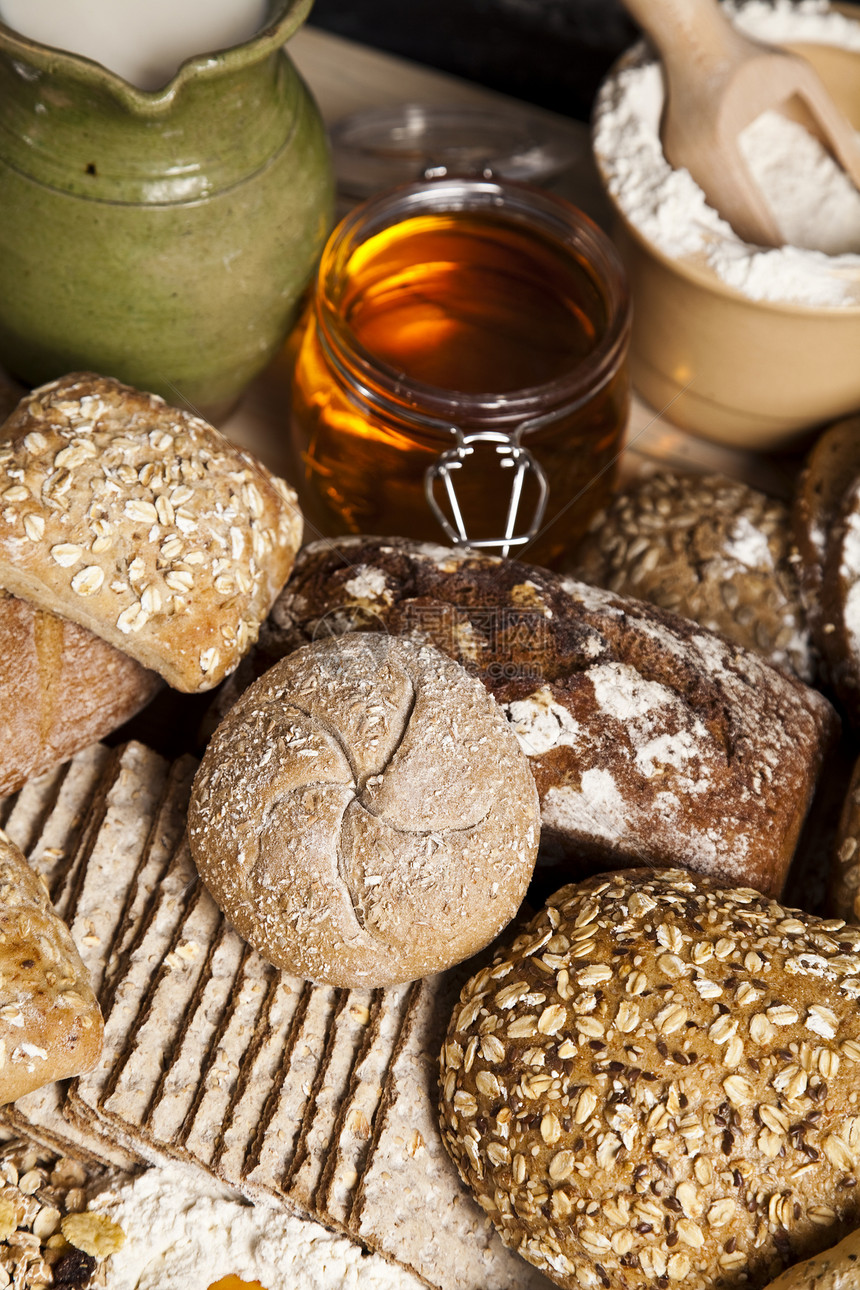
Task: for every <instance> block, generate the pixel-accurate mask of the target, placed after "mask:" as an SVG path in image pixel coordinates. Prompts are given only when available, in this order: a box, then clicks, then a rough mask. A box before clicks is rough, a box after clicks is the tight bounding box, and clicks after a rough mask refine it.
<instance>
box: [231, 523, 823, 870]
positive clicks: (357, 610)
mask: <svg viewBox="0 0 860 1290" xmlns="http://www.w3.org/2000/svg"><path fill="white" fill-rule="evenodd" d="M354 629H365V630H367V629H369V630H374V631H390V632H393V633H396V634H404V633H415V634H418V635H420V636H422V637H424V638H425V639H428V640H430V641H431V642H432V643H433V644H434V645H436V646H437V647H438V648H439V649H441V650H442V651H443V652H444V653H447V654H449V655H450V656H451V657H453V658H456V659H457V660H458V661H459V662H461V663H462V664H464V665H465V666H466V668H467V669H469V670H470V671H472V672H474V673H475V674H476V675H478V676H480V678H481V679H482V680H483V681H484V683H485V685H486V686H487V688H488V689H489V690H490V691H491V692H492V693H493V695H494V696H495V697H496V699H497V700H498V701H499V702H500V703H501V704H502V705H503V708H504V710H505V712H506V714H507V716H508V720H509V721H510V722H511V724H512V725H513V727H514V729H515V731H516V733H517V735H518V737H519V739H520V742H521V744H522V747H523V749H524V750H525V752H526V753H527V754H528V755H529V759H530V762H531V766H532V770H533V772H534V775H535V779H536V782H537V786H538V792H539V795H540V798H541V816H542V846H543V847H544V849H545V851H546V850H549V851H554V852H555V853H556V854H565V855H566V856H568V857H570V860H571V863H572V864H576V865H577V866H580V870H579V871H580V872H584V871H587V868H588V867H590V868H591V869H606V868H618V867H619V866H620V865H629V864H682V865H685V866H687V867H689V868H692V869H696V870H699V871H700V872H704V873H708V874H711V875H712V876H714V877H717V878H719V879H720V880H721V881H725V882H732V883H734V882H744V883H747V884H749V885H750V886H753V887H756V888H758V889H759V890H762V891H766V892H770V893H776V892H778V891H779V890H780V889H781V887H782V884H783V881H784V879H785V875H786V871H787V869H788V865H789V862H790V860H791V857H792V854H793V851H794V848H795V844H796V841H797V837H798V833H799V831H800V827H801V825H802V823H803V820H804V817H805V815H806V812H807V808H808V806H809V804H810V801H811V799H812V794H813V790H814V786H815V781H816V777H817V775H818V772H819V770H820V767H821V764H822V758H823V756H824V754H825V752H826V750H827V748H828V746H829V744H830V741H831V740H832V738H833V736H834V733H835V730H836V727H837V722H836V718H835V716H834V714H833V712H832V709H831V708H830V706H829V705H828V703H827V702H826V700H824V699H823V698H822V697H821V696H820V695H819V694H817V693H815V692H814V691H812V690H810V689H808V688H807V687H806V686H805V685H803V684H802V683H801V682H799V681H795V680H792V679H790V678H788V677H787V676H783V675H782V674H780V673H778V672H777V671H775V670H774V669H773V668H771V667H769V666H768V665H767V664H766V663H765V662H764V661H763V660H762V659H761V658H759V657H758V656H757V655H755V654H753V653H751V652H749V651H746V650H744V649H742V648H741V647H737V646H732V645H730V644H729V643H728V642H727V641H725V640H723V639H722V638H721V637H719V636H716V635H714V634H712V633H711V632H708V631H707V630H705V629H704V628H701V627H699V626H697V625H696V624H695V623H693V622H690V621H688V620H687V619H683V618H680V617H678V616H676V615H673V614H669V613H666V612H664V611H661V610H659V609H657V608H654V607H651V606H648V605H645V604H643V603H641V602H639V601H636V600H632V599H628V598H626V597H622V596H617V595H613V594H612V593H610V592H606V591H601V590H597V589H596V588H592V587H588V586H585V585H583V584H581V583H578V582H575V581H573V580H571V579H569V578H564V577H562V576H560V575H556V574H551V573H548V572H547V571H546V570H543V569H539V568H536V567H533V566H529V565H523V564H520V563H518V562H516V561H503V560H499V559H497V558H494V557H490V556H482V555H476V554H469V553H464V552H460V551H451V550H449V549H447V548H444V547H437V546H430V545H424V544H418V543H414V542H407V541H405V540H400V539H392V538H365V537H355V538H342V539H339V540H338V541H337V543H334V542H330V541H326V542H318V543H315V544H313V545H312V546H309V547H307V548H306V549H305V550H304V551H303V552H302V553H301V554H300V556H299V559H298V561H297V563H296V567H295V571H294V574H293V577H292V578H291V580H290V582H289V583H288V584H287V587H286V588H285V589H284V592H283V593H282V595H281V596H280V598H279V599H278V601H277V602H276V605H275V608H274V610H273V612H272V615H271V617H270V619H269V621H268V622H267V623H266V624H265V625H264V627H263V630H262V632H261V636H260V641H259V644H258V646H257V648H256V650H255V651H254V652H253V654H252V655H251V656H250V659H249V660H248V661H247V662H246V664H245V665H244V667H243V668H242V669H241V671H240V673H238V674H237V681H236V688H238V687H239V686H240V685H242V684H244V685H247V684H248V683H249V682H250V680H251V679H253V677H254V676H255V675H260V674H261V673H262V672H263V671H265V670H266V668H267V667H269V666H270V665H271V664H272V663H273V662H275V661H276V660H277V659H279V658H282V657H283V656H284V655H285V654H287V653H289V652H291V651H292V650H294V649H296V648H298V647H299V646H300V645H303V644H305V643H306V642H307V641H308V640H311V639H313V638H314V637H315V636H317V635H320V634H330V633H332V632H334V633H338V632H343V631H349V630H354Z"/></svg>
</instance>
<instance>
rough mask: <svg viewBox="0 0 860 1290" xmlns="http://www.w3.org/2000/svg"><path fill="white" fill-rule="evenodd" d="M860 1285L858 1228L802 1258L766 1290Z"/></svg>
mask: <svg viewBox="0 0 860 1290" xmlns="http://www.w3.org/2000/svg"><path fill="white" fill-rule="evenodd" d="M858 1284H860V1230H858V1231H856V1232H851V1233H850V1234H849V1235H848V1236H846V1237H845V1238H844V1240H841V1241H840V1242H839V1244H838V1245H834V1246H833V1248H832V1249H830V1250H824V1251H823V1252H822V1253H821V1254H816V1255H814V1256H813V1257H812V1258H811V1259H804V1261H803V1262H802V1263H797V1264H795V1266H794V1267H793V1268H789V1269H788V1271H787V1272H783V1274H782V1275H781V1276H779V1277H777V1279H776V1281H772V1282H771V1283H770V1285H769V1286H768V1287H767V1290H857V1286H858Z"/></svg>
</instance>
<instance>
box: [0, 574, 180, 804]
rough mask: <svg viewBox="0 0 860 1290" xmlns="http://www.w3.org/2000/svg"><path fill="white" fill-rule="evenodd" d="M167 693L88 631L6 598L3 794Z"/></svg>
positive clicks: (0, 725) (0, 731) (1, 672)
mask: <svg viewBox="0 0 860 1290" xmlns="http://www.w3.org/2000/svg"><path fill="white" fill-rule="evenodd" d="M162 685H163V682H162V680H161V678H160V677H158V676H157V675H156V674H155V672H149V671H147V669H146V668H144V667H141V665H140V663H136V662H135V661H134V659H132V658H129V657H128V656H127V655H126V654H121V653H120V652H119V650H116V649H114V647H113V646H112V645H108V643H107V641H103V640H101V639H100V637H98V636H94V635H93V634H92V632H88V631H87V630H86V628H85V627H78V625H77V624H76V623H72V622H69V621H68V619H66V618H58V617H57V616H56V615H55V614H49V613H48V612H47V611H46V610H44V609H36V608H35V607H34V606H33V605H31V604H30V603H29V602H28V601H26V600H19V599H18V597H17V596H10V595H8V594H7V593H6V592H2V591H0V794H3V795H5V794H7V793H14V792H17V790H18V789H19V788H20V787H21V786H22V785H23V784H24V783H25V782H26V781H27V780H28V779H31V778H32V777H33V776H34V775H41V774H42V772H43V771H46V770H49V769H50V768H51V767H52V766H55V765H57V764H58V763H59V762H62V761H65V760H66V759H67V758H69V757H71V756H72V755H73V754H74V753H76V752H78V751H79V749H81V748H85V747H86V746H87V745H88V744H91V743H95V742H96V740H98V739H101V738H102V737H103V736H104V735H106V734H109V733H110V732H111V731H112V730H116V729H117V727H118V726H121V725H122V724H123V723H124V722H126V721H128V720H129V719H130V718H131V717H133V716H134V714H135V713H136V712H138V711H139V710H140V708H142V707H143V706H144V704H146V703H148V702H149V700H150V699H151V698H152V696H153V695H154V694H155V693H156V692H157V691H158V690H159V689H160V687H161V686H162Z"/></svg>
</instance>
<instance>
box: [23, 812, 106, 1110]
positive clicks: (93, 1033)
mask: <svg viewBox="0 0 860 1290" xmlns="http://www.w3.org/2000/svg"><path fill="white" fill-rule="evenodd" d="M102 1032H103V1026H102V1017H101V1013H100V1012H99V1006H98V1003H97V1002H96V998H95V995H94V994H93V991H92V988H91V986H90V982H89V978H88V976H87V972H86V969H85V967H84V965H83V963H82V962H81V957H80V955H79V954H78V951H77V949H76V947H75V943H74V941H73V940H72V938H71V935H70V933H69V929H68V928H67V927H66V925H65V923H64V922H63V921H62V920H61V919H60V918H58V917H57V915H56V914H55V913H54V911H53V909H52V908H51V903H50V901H49V899H48V894H47V892H46V890H45V887H44V886H43V884H42V882H41V881H40V879H39V878H38V877H37V876H36V874H35V873H34V872H33V870H32V869H31V868H30V866H29V865H28V864H27V861H26V860H25V859H24V857H23V855H22V854H21V852H20V851H19V850H18V848H17V847H16V846H14V845H13V844H12V843H11V842H10V841H9V839H8V838H7V837H6V834H5V833H2V832H0V1105H5V1104H6V1103H7V1102H14V1101H15V1100H16V1098H19V1097H22V1096H23V1095H24V1094H25V1093H30V1092H32V1091H33V1090H34V1089H37V1088H41V1086H42V1085H43V1084H50V1083H53V1081H54V1080H58V1079H66V1078H68V1077H69V1076H70V1075H79V1074H81V1073H82V1072H83V1071H87V1070H90V1069H91V1068H92V1067H93V1066H94V1065H95V1064H96V1062H97V1061H98V1057H99V1053H100V1052H101V1045H102Z"/></svg>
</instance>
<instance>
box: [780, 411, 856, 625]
mask: <svg viewBox="0 0 860 1290" xmlns="http://www.w3.org/2000/svg"><path fill="white" fill-rule="evenodd" d="M858 477H860V417H849V418H848V419H847V420H845V421H838V422H837V423H836V424H835V425H833V426H830V428H829V429H828V430H826V431H825V432H824V434H822V435H820V436H819V438H818V439H817V440H816V442H815V444H814V445H813V448H812V450H811V452H810V453H809V455H808V457H807V459H806V461H805V463H804V466H803V470H802V471H801V473H800V477H799V479H798V481H797V487H796V489H795V494H794V501H793V504H792V524H793V529H794V536H795V540H796V542H797V548H798V552H799V555H800V566H799V573H800V586H801V593H802V595H803V600H804V603H805V607H806V614H807V619H808V621H809V624H810V627H811V629H812V632H813V636H814V638H815V640H816V641H817V642H818V644H819V648H820V649H822V650H823V649H824V648H825V645H826V642H825V637H826V636H827V635H829V632H828V631H826V630H825V629H826V618H825V616H824V609H823V606H822V590H823V582H824V566H825V564H826V562H827V553H828V546H829V543H830V537H831V534H832V533H833V531H834V530H835V529H836V527H837V525H838V523H839V519H840V515H841V511H842V500H843V498H844V496H845V493H846V492H847V490H848V489H849V488H850V487H851V485H852V484H853V483H854V481H855V480H856V479H857V478H858Z"/></svg>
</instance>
